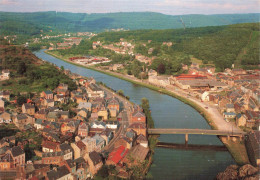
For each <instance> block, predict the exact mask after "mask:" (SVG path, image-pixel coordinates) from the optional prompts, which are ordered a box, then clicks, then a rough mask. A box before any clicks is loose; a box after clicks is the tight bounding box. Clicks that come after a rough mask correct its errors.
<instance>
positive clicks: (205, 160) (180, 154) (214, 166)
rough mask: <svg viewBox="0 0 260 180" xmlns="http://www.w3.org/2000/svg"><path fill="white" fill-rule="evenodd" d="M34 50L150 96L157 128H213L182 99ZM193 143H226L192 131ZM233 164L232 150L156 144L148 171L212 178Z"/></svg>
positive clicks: (158, 175) (134, 96)
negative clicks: (190, 148)
mask: <svg viewBox="0 0 260 180" xmlns="http://www.w3.org/2000/svg"><path fill="white" fill-rule="evenodd" d="M34 54H35V55H36V56H37V57H39V58H40V59H43V60H45V61H49V62H51V63H53V64H56V65H57V66H59V67H61V66H63V67H64V68H65V69H69V70H70V71H71V72H73V73H77V74H80V75H82V76H86V77H94V78H95V79H96V81H102V82H103V83H105V84H106V85H108V86H109V87H111V88H113V89H115V90H119V89H122V90H123V91H124V94H125V95H127V96H129V97H130V100H131V101H132V102H134V103H137V104H140V103H141V99H142V98H143V97H146V98H147V99H149V102H150V107H151V112H152V117H153V120H154V123H155V127H156V128H198V129H210V126H209V125H208V123H207V121H206V120H205V119H204V118H203V117H202V116H201V115H200V114H199V113H198V112H197V111H196V110H195V109H193V108H192V107H190V106H189V105H186V104H184V103H182V102H181V101H179V100H178V99H175V98H173V97H170V96H168V95H164V94H161V93H158V92H155V91H153V90H150V89H148V88H145V87H142V86H138V85H135V84H133V83H130V82H127V81H124V80H121V79H118V78H115V77H112V76H108V75H106V74H102V73H99V72H96V71H93V70H89V69H85V68H82V67H78V66H75V65H72V64H69V63H66V62H64V61H62V60H60V59H57V58H55V57H53V56H50V55H48V54H46V53H44V50H40V51H38V52H34ZM159 140H160V141H163V142H173V143H184V135H162V136H160V137H159ZM189 144H206V145H223V144H222V143H221V141H220V140H219V139H218V138H217V137H216V136H203V135H190V136H189ZM230 164H235V161H234V159H233V158H232V156H231V155H230V154H229V152H223V151H220V152H216V151H205V150H197V151H196V150H195V151H186V150H174V149H164V148H156V149H155V154H154V162H153V164H152V166H151V168H150V171H149V173H148V174H149V176H151V177H152V178H153V179H174V180H175V179H176V180H184V179H185V180H186V179H187V180H190V179H191V180H193V179H194V180H197V179H198V180H203V179H205V180H208V179H214V178H215V177H216V175H217V173H218V172H220V171H223V170H224V169H225V168H226V167H227V166H228V165H230Z"/></svg>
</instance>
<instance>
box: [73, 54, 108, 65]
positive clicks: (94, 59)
mask: <svg viewBox="0 0 260 180" xmlns="http://www.w3.org/2000/svg"><path fill="white" fill-rule="evenodd" d="M69 60H70V61H72V62H74V63H77V64H81V65H95V64H100V63H107V62H110V61H111V60H109V59H108V58H106V57H98V56H84V57H71V58H69Z"/></svg>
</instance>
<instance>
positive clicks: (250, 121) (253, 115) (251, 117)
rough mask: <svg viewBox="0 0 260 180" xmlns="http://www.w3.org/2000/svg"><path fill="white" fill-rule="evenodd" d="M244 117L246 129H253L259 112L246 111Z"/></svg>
mask: <svg viewBox="0 0 260 180" xmlns="http://www.w3.org/2000/svg"><path fill="white" fill-rule="evenodd" d="M245 115H246V117H247V121H246V127H249V128H253V127H254V126H255V125H256V122H257V121H259V118H260V112H259V111H248V110H247V111H246V112H245Z"/></svg>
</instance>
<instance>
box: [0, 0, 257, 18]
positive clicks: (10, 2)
mask: <svg viewBox="0 0 260 180" xmlns="http://www.w3.org/2000/svg"><path fill="white" fill-rule="evenodd" d="M0 5H1V6H0V11H1V12H20V13H23V12H24V13H25V12H27V13H33V12H46V11H58V12H70V13H86V14H100V13H104V14H106V13H124V12H126V13H127V12H155V13H161V14H166V15H197V14H198V15H215V14H252V13H260V8H259V6H260V2H259V1H258V0H250V1H249V2H248V1H246V2H245V1H243V0H186V1H181V0H131V1H129V0H95V1H94V0H56V1H54V2H53V1H52V0H44V1H42V0H0Z"/></svg>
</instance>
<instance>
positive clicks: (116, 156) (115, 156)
mask: <svg viewBox="0 0 260 180" xmlns="http://www.w3.org/2000/svg"><path fill="white" fill-rule="evenodd" d="M127 152H128V149H127V148H125V147H124V146H120V147H119V148H117V149H114V150H113V151H112V152H111V153H110V154H109V156H108V159H107V160H111V161H113V162H114V163H115V164H117V163H118V162H119V161H120V160H121V159H123V158H124V157H125V155H126V154H127Z"/></svg>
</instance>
